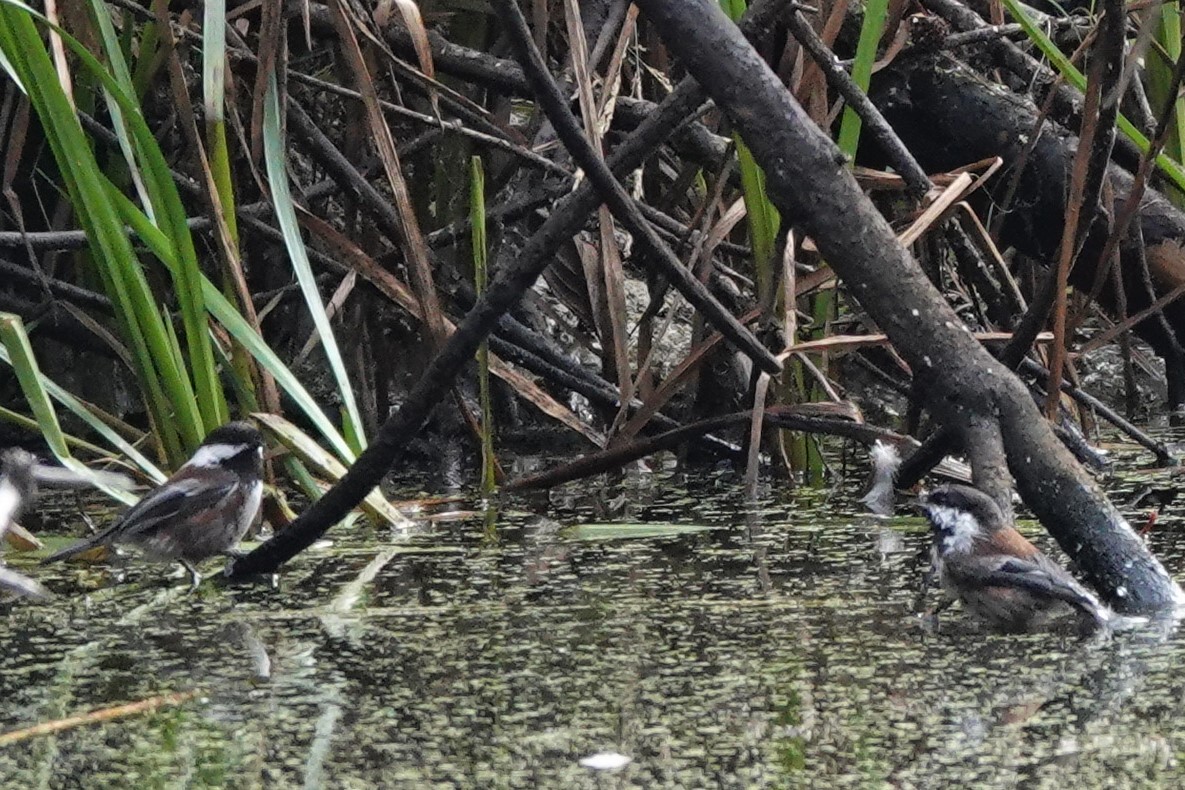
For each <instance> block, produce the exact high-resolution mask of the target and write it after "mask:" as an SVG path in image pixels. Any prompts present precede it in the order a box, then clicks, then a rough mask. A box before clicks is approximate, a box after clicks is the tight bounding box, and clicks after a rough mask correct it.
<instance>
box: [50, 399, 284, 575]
mask: <svg viewBox="0 0 1185 790" xmlns="http://www.w3.org/2000/svg"><path fill="white" fill-rule="evenodd" d="M262 496H263V435H262V434H261V433H260V432H259V431H258V430H257V429H256V428H255V427H254V426H252V425H250V424H249V423H246V422H231V423H227V424H226V425H223V426H221V427H219V428H215V429H214V430H213V431H211V432H210V435H209V436H207V437H206V439H205V441H203V442H202V444H201V446H200V447H198V449H197V451H196V452H195V453H194V454H193V457H192V458H190V459H189V460H188V461H186V462H185V465H184V466H182V467H181V468H180V469H178V470H177V471H176V473H174V474H173V476H172V477H170V478H169V479H168V480H166V481H165V482H164V483H162V484H161V485H160V486H159V487H157V488H155V489H153V490H152V491H150V492H149V493H148V494H147V495H145V496H144V498H143V499H141V500H140V501H139V502H138V503H136V504H135V505H134V506H133V507H132V508H131V509H129V510H128V511H127V512H126V513H124V514H123V516H121V517H120V518H119V519H118V520H116V522H115V523H114V524H112V525H111V526H109V527H108V528H107V529H105V530H103V531H102V532H99V533H97V534H95V535H92V536H91V537H89V538H87V539H86V540H82V541H79V542H78V543H75V544H74V545H73V546H70V547H69V548H66V549H63V550H62V551H59V552H57V553H56V554H53V555H51V556H49V557H47V558H46V559H45V560H43V561H42V562H43V563H49V562H57V561H58V560H64V559H66V558H68V557H73V556H74V555H76V554H81V553H82V552H84V551H89V550H90V549H94V548H96V547H98V546H111V545H115V544H129V545H133V546H138V547H139V548H141V549H143V550H144V552H145V553H146V554H147V555H148V556H149V557H151V558H153V559H156V560H165V561H175V562H179V563H181V564H182V565H184V566H185V569H186V570H187V571H189V575H190V578H191V580H192V581H193V586H194V587H195V588H196V587H197V586H198V584H200V583H201V580H202V577H201V574H199V573H198V570H197V564H198V563H200V562H202V561H203V560H206V559H209V558H210V557H214V556H217V555H219V554H222V555H227V556H236V553H235V551H234V547H235V546H236V545H237V544H238V542H239V541H240V540H242V538H243V536H244V535H245V534H246V533H247V530H248V529H249V528H250V527H251V525H252V524H253V523H254V522H255V518H256V516H257V515H258V514H259V505H260V501H261V499H262Z"/></svg>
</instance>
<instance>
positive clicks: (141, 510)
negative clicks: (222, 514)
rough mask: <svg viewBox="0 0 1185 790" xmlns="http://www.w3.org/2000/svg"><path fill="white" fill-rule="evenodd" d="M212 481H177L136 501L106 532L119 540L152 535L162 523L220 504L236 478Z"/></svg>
mask: <svg viewBox="0 0 1185 790" xmlns="http://www.w3.org/2000/svg"><path fill="white" fill-rule="evenodd" d="M211 482H212V481H209V480H206V481H199V480H195V479H192V478H183V479H180V480H174V481H173V482H172V483H171V484H169V485H167V486H162V487H161V488H158V489H156V490H155V491H153V492H152V493H150V494H148V495H147V496H145V497H144V498H143V499H141V500H140V501H139V502H137V503H136V505H135V506H134V507H132V509H131V510H129V511H128V512H127V513H125V514H124V516H123V518H121V519H120V520H119V521H117V522H116V523H115V524H113V525H112V526H111V527H110V528H108V529H107V530H104V534H105V535H107V536H108V537H111V538H116V540H117V541H118V540H119V539H128V538H130V539H133V540H134V539H136V538H139V537H143V536H146V535H150V534H151V533H153V532H154V531H156V529H157V528H158V527H160V526H163V525H165V524H168V523H170V522H173V521H177V520H179V519H184V518H187V517H189V516H191V515H193V514H194V513H197V512H200V511H202V510H206V509H208V508H211V507H213V506H215V505H217V504H218V503H219V502H221V501H222V500H223V499H225V498H226V497H227V496H228V495H229V494H230V493H232V492H233V490H234V486H235V480H234V479H233V478H227V479H225V480H220V481H217V482H213V484H211Z"/></svg>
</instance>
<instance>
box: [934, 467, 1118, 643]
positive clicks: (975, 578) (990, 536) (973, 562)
mask: <svg viewBox="0 0 1185 790" xmlns="http://www.w3.org/2000/svg"><path fill="white" fill-rule="evenodd" d="M919 504H920V505H921V507H922V510H923V511H924V512H925V514H926V518H928V519H929V521H930V526H931V527H933V530H934V551H935V559H936V564H937V566H938V570H939V574H940V579H941V581H942V586H943V587H944V588H945V589H946V591H947V593H948V594H950V595H951V596H952V597H954V598H958V599H959V600H961V601H962V602H963V605H964V606H965V607H966V608H967V609H968V610H969V611H971V612H972V613H973V614H975V615H977V616H978V617H980V618H981V619H983V620H984V621H986V622H987V623H988V624H989V625H991V626H992V627H993V628H996V629H999V630H1002V631H1010V632H1017V631H1027V630H1030V629H1032V628H1034V627H1039V626H1040V625H1042V624H1044V623H1046V622H1047V621H1048V620H1050V619H1051V618H1053V617H1057V616H1059V615H1065V614H1070V613H1074V614H1076V615H1077V616H1078V617H1079V620H1080V623H1081V625H1082V626H1084V627H1085V628H1087V629H1094V628H1097V627H1099V626H1101V625H1103V624H1105V623H1106V622H1108V620H1110V618H1111V613H1110V610H1109V609H1107V607H1105V606H1103V605H1102V604H1101V603H1099V600H1098V599H1097V598H1096V597H1095V596H1094V595H1093V594H1092V593H1091V592H1090V591H1088V590H1087V589H1086V588H1085V587H1083V586H1082V585H1081V584H1079V583H1078V582H1077V581H1076V580H1075V579H1074V577H1072V576H1071V575H1070V574H1069V573H1068V572H1067V571H1066V570H1065V569H1063V568H1062V567H1061V566H1060V565H1058V564H1057V563H1056V562H1054V561H1053V560H1051V559H1050V558H1049V557H1046V556H1045V555H1044V554H1042V553H1041V552H1040V551H1038V550H1037V547H1036V546H1034V545H1033V544H1032V543H1030V542H1029V541H1028V540H1027V539H1026V538H1025V537H1024V536H1023V535H1021V534H1020V533H1019V532H1017V531H1016V529H1015V528H1013V526H1012V525H1011V524H1009V523H1008V520H1007V519H1006V518H1005V516H1004V513H1003V512H1002V511H1001V510H1000V507H999V506H998V505H997V504H996V503H995V501H994V500H993V499H992V498H991V497H989V496H988V495H987V494H984V493H983V492H982V491H979V490H977V489H974V488H971V487H969V486H964V485H946V486H941V487H939V488H936V489H934V490H933V491H931V492H929V493H928V494H925V495H924V496H923V497H922V498H921V499H920V501H919Z"/></svg>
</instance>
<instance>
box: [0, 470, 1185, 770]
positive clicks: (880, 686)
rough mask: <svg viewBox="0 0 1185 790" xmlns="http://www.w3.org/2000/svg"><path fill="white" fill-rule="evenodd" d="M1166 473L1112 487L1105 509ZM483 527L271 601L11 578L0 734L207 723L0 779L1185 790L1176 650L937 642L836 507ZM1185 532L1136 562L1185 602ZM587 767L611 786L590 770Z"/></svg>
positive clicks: (1164, 640)
mask: <svg viewBox="0 0 1185 790" xmlns="http://www.w3.org/2000/svg"><path fill="white" fill-rule="evenodd" d="M1167 474H1168V473H1167V472H1164V473H1162V472H1156V473H1134V472H1133V473H1127V474H1125V475H1121V476H1119V479H1118V482H1117V483H1116V485H1117V487H1118V488H1119V492H1118V493H1117V494H1116V500H1117V501H1120V502H1122V501H1123V496H1124V491H1125V490H1130V489H1132V488H1134V487H1135V486H1136V484H1137V483H1139V482H1140V481H1141V480H1142V479H1143V478H1145V477H1149V476H1153V477H1155V476H1156V475H1167ZM590 492H591V493H590ZM471 504H472V503H456V504H454V505H451V506H450V507H452V508H453V509H454V510H455V511H456V515H455V516H453V517H447V516H446V517H442V518H437V519H433V520H431V521H429V522H427V525H426V526H425V527H424V529H423V530H422V531H419V532H416V533H413V534H410V535H394V534H392V533H390V532H389V531H382V530H380V531H375V530H372V529H371V528H370V527H368V526H366V525H365V524H360V523H359V524H355V525H354V526H352V527H350V528H349V529H348V530H344V531H339V530H334V531H332V532H331V533H330V534H329V537H330V539H331V540H330V542H329V543H328V544H327V545H322V546H320V547H318V548H317V549H316V550H314V551H312V552H310V553H307V554H305V555H302V556H301V557H299V558H297V559H296V560H295V561H294V562H292V563H291V564H290V565H288V566H287V567H286V568H285V569H284V571H283V573H282V575H281V577H280V579H279V586H278V587H276V588H273V587H271V586H269V585H267V584H258V585H254V586H246V587H235V588H224V587H221V586H218V585H217V584H215V583H210V582H208V583H207V584H206V585H205V586H203V588H202V589H201V590H199V591H198V592H197V593H195V594H190V593H188V592H187V591H186V584H185V583H184V582H183V581H182V580H180V579H177V578H173V579H169V578H166V576H167V575H168V571H166V570H164V569H163V567H162V566H159V565H151V564H147V563H144V562H140V561H136V560H131V559H129V560H115V561H113V562H112V563H110V564H106V565H101V566H91V567H86V566H80V565H70V564H67V565H61V566H53V567H47V568H40V567H37V566H36V564H35V562H36V561H35V559H27V558H22V557H21V556H20V555H15V554H10V555H9V557H8V559H9V561H10V563H12V564H13V565H14V566H15V567H17V568H18V569H22V570H24V571H25V572H27V573H29V574H30V575H35V576H36V577H37V578H38V579H39V580H41V581H42V582H43V583H44V584H45V585H46V586H47V587H49V588H50V589H51V590H52V591H53V592H54V593H55V597H54V598H53V599H52V600H50V601H48V602H44V603H30V602H12V603H7V604H3V607H4V608H3V609H2V610H0V640H2V643H3V645H4V652H3V656H4V659H3V664H2V665H0V700H3V702H0V732H9V731H13V730H18V729H21V728H24V727H28V726H32V725H34V724H37V723H40V722H46V721H51V720H55V719H60V718H63V717H67V716H73V715H77V714H79V713H85V712H88V711H92V710H96V709H102V708H106V707H110V706H114V705H119V704H123V703H127V702H134V701H137V700H143V699H148V698H151V697H154V696H156V695H161V694H165V693H170V692H178V691H190V690H196V691H198V696H197V697H196V698H194V699H192V700H190V701H188V702H185V703H183V704H181V705H179V706H173V707H162V708H159V709H157V710H155V711H152V712H149V713H146V714H143V715H138V716H132V717H128V718H123V719H119V720H114V721H109V722H106V723H98V724H90V725H86V726H80V727H75V728H72V729H68V730H65V731H63V732H60V733H57V734H53V735H43V736H39V737H34V738H31V739H28V740H24V741H22V742H19V743H16V744H13V745H9V746H4V747H0V783H2V784H3V786H4V787H22V788H25V787H53V788H56V787H88V788H101V787H121V788H129V787H136V788H141V787H168V788H172V787H242V788H254V787H342V788H363V787H375V786H382V787H481V788H486V787H491V788H500V787H575V788H579V787H589V788H602V787H763V786H764V787H881V786H893V787H971V786H975V787H1014V786H1025V787H1031V786H1035V787H1040V786H1054V785H1064V784H1065V782H1066V781H1067V778H1068V777H1074V781H1075V782H1078V783H1080V784H1085V785H1086V786H1103V785H1106V786H1155V785H1164V786H1179V785H1180V784H1182V783H1183V782H1185V766H1183V765H1182V763H1181V758H1180V755H1181V753H1182V751H1183V750H1185V726H1183V725H1182V723H1181V722H1182V721H1183V720H1185V715H1183V714H1185V702H1183V701H1182V700H1183V699H1185V673H1183V672H1181V670H1180V668H1181V666H1185V637H1182V636H1181V634H1180V633H1178V632H1177V631H1176V630H1174V629H1173V628H1171V627H1155V626H1149V627H1146V628H1142V629H1138V630H1135V631H1131V632H1127V633H1123V634H1117V635H1115V636H1113V637H1112V638H1110V639H1103V640H1097V639H1096V640H1085V641H1084V640H1079V639H1075V638H1073V637H1072V636H1069V635H1066V634H1057V633H1043V634H1031V635H1024V636H996V635H992V634H988V633H985V632H983V631H982V630H980V629H979V628H978V627H976V626H975V625H974V624H973V623H970V622H968V621H967V620H966V619H965V618H964V617H963V616H962V615H961V613H959V612H958V611H957V608H956V609H954V610H951V611H950V612H949V613H947V614H944V615H943V616H942V620H941V623H940V624H939V626H938V627H937V628H933V627H931V626H930V625H928V624H927V623H926V621H924V620H923V619H922V618H920V617H919V616H917V615H916V614H915V613H914V606H915V602H916V599H917V594H918V589H919V584H920V579H921V576H922V573H923V571H924V570H925V566H926V556H925V554H926V546H927V535H926V531H925V527H924V526H923V524H922V523H921V521H920V520H918V519H916V518H910V517H902V518H899V519H895V520H893V521H884V520H877V519H873V518H871V517H868V516H864V515H862V514H860V512H859V508H858V506H857V505H856V504H854V501H853V498H852V496H851V492H850V491H844V492H828V491H823V492H820V491H807V492H803V493H794V492H789V491H773V492H771V493H769V494H768V495H767V496H766V497H765V498H763V499H761V500H760V501H758V502H756V503H752V502H749V503H746V501H745V499H744V496H743V493H742V486H741V485H740V484H739V483H738V482H737V481H735V480H734V479H733V478H730V477H725V476H711V475H709V476H699V477H694V478H685V477H679V476H671V475H640V476H636V477H630V478H627V479H626V480H625V481H624V482H617V483H613V484H606V485H605V486H604V487H603V489H602V490H599V491H593V487H592V486H590V485H589V484H588V483H587V482H586V483H583V484H579V485H573V486H570V487H567V488H564V489H560V490H557V491H554V492H552V493H551V494H550V495H549V496H538V495H536V496H532V497H529V498H526V499H522V500H516V501H512V502H504V503H502V506H501V509H500V510H499V511H497V513H496V514H495V517H494V519H493V523H494V529H492V530H491V529H488V528H487V518H486V514H485V513H484V512H478V511H469V512H467V511H466V508H468V507H470V506H471ZM1182 507H1183V506H1182V505H1181V504H1180V503H1178V504H1176V505H1174V506H1173V507H1170V508H1169V509H1168V510H1167V511H1165V512H1164V513H1163V514H1162V517H1161V522H1160V523H1161V528H1159V529H1158V530H1157V531H1156V532H1155V533H1153V536H1152V540H1153V542H1154V546H1155V548H1156V550H1157V551H1158V553H1159V554H1160V555H1161V556H1162V557H1163V558H1164V559H1165V562H1166V564H1167V565H1168V566H1169V568H1170V570H1171V571H1173V572H1174V573H1175V574H1177V575H1180V574H1181V572H1182V570H1183V567H1185V566H1183V563H1185V551H1182V549H1183V547H1185V543H1183V542H1182V540H1181V538H1180V532H1179V530H1178V525H1179V524H1181V523H1182V519H1181V518H1180V516H1181V509H1182ZM1130 515H1131V516H1132V517H1133V518H1134V517H1135V516H1136V512H1132V513H1131V514H1130ZM64 529H65V528H64ZM71 529H73V528H71ZM1045 547H1046V548H1049V549H1051V550H1052V547H1051V546H1049V545H1048V544H1046V545H1045ZM113 569H114V570H113ZM208 570H210V571H213V570H215V568H214V567H211V568H208ZM935 600H936V598H935V597H934V595H931V598H930V599H929V602H930V603H931V604H932V603H934V602H935ZM601 752H609V753H614V754H619V755H624V756H625V757H628V758H630V762H629V763H628V764H627V765H625V766H624V767H622V768H620V769H617V770H614V771H611V772H608V771H606V772H597V771H595V770H593V769H590V768H587V767H585V766H583V765H581V763H580V761H581V759H583V758H586V757H589V756H590V755H594V754H597V753H601Z"/></svg>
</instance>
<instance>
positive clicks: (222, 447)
mask: <svg viewBox="0 0 1185 790" xmlns="http://www.w3.org/2000/svg"><path fill="white" fill-rule="evenodd" d="M247 448H248V445H245V444H207V445H206V446H204V447H199V448H198V451H197V452H196V453H194V454H193V458H190V459H189V461H188V463H186V464H185V465H186V466H196V467H200V468H202V469H209V468H210V467H211V466H218V465H219V464H221V463H222V462H223V461H228V460H230V459H231V458H234V457H235V456H236V455H238V454H239V453H241V452H243V451H244V450H246V449H247Z"/></svg>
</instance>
